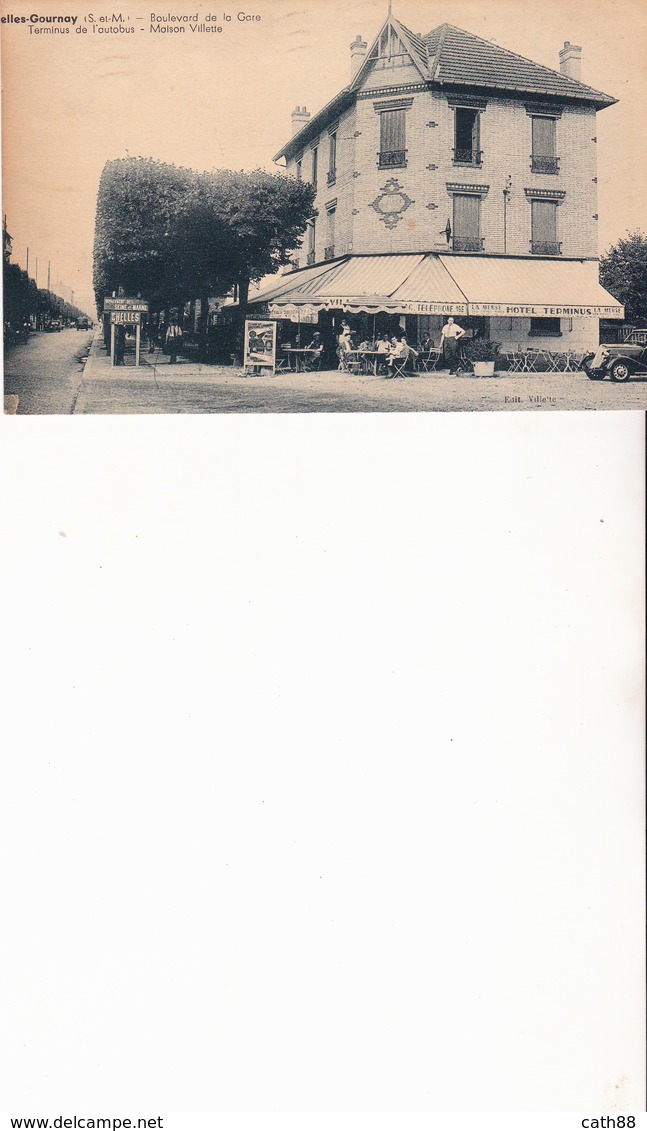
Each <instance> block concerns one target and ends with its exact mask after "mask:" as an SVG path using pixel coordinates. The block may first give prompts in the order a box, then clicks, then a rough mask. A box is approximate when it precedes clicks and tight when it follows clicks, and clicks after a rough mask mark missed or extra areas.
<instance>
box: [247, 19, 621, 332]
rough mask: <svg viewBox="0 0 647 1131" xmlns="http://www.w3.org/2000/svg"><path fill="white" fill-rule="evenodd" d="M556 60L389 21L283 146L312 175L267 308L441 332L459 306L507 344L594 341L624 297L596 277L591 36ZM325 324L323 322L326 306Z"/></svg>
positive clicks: (291, 168) (596, 105) (288, 162)
mask: <svg viewBox="0 0 647 1131" xmlns="http://www.w3.org/2000/svg"><path fill="white" fill-rule="evenodd" d="M559 58H560V70H559V71H553V70H550V69H549V68H547V67H544V66H541V65H539V64H537V63H533V62H531V61H530V60H527V59H524V58H522V57H521V56H519V55H515V54H513V53H512V52H510V51H507V50H505V49H503V48H501V47H499V46H497V45H495V44H493V43H491V42H488V41H486V40H484V39H481V38H479V37H478V36H475V35H472V34H470V33H469V32H466V31H462V30H461V29H459V28H456V27H453V26H451V25H450V24H443V25H442V26H441V27H438V28H436V29H435V30H433V31H431V32H429V34H427V35H425V36H420V35H416V34H414V33H413V32H411V31H409V30H408V28H406V27H405V26H404V25H403V24H401V23H400V22H399V21H398V20H397V19H395V18H394V17H393V16H391V15H389V17H388V18H387V19H386V21H385V23H384V25H383V26H382V28H381V29H380V32H379V34H378V35H377V36H376V38H375V40H374V42H373V43H372V45H371V46H370V47H369V46H368V44H367V43H366V42H364V41H363V40H362V39H361V37H360V36H357V38H356V40H355V41H354V42H353V43H352V44H351V81H350V83H349V85H348V86H347V87H345V88H344V90H342V91H341V92H340V93H339V94H338V95H337V96H336V98H334V99H333V100H332V101H331V102H330V103H329V104H328V105H327V106H325V107H324V108H323V109H322V110H320V111H319V112H318V113H316V114H314V115H310V114H309V113H308V111H307V110H306V109H305V107H300V106H298V107H297V108H296V110H295V111H294V113H293V115H292V125H293V134H292V137H291V138H290V140H289V141H288V142H287V143H286V144H285V145H284V146H283V148H282V149H281V150H280V151H279V153H278V154H277V155H276V158H275V160H276V161H284V162H285V167H286V170H287V172H288V173H289V174H290V175H292V176H294V177H297V178H303V179H307V180H308V181H310V182H312V183H314V184H315V186H316V200H315V209H316V211H315V215H314V216H313V218H312V220H311V222H310V225H309V229H308V232H307V235H306V238H305V240H304V242H303V246H302V248H301V250H300V252H299V255H298V257H297V259H296V261H295V264H294V266H295V268H296V270H294V271H292V272H291V273H290V274H288V275H283V276H282V277H281V279H280V281H276V280H275V281H274V283H273V285H270V286H269V287H268V288H266V289H265V290H264V291H263V292H261V293H260V294H259V295H258V296H257V298H256V300H255V301H256V302H267V303H268V304H271V305H270V312H271V313H273V314H274V315H275V316H278V317H281V316H283V317H285V316H286V312H287V311H292V316H293V317H294V316H295V310H296V311H301V312H302V313H303V314H305V312H306V311H307V312H308V314H307V315H306V317H308V318H309V320H311V321H314V320H315V318H316V317H317V316H321V315H323V313H324V312H332V314H333V321H334V320H335V315H341V314H342V312H343V313H344V314H348V313H351V314H353V313H354V314H362V313H365V314H380V313H387V314H393V315H398V316H400V323H401V324H404V323H403V322H402V316H404V317H405V318H406V329H407V333H408V334H410V335H411V336H412V337H415V336H417V335H419V334H420V333H423V332H425V331H426V332H429V333H431V335H432V337H434V338H435V339H436V340H438V336H439V333H440V328H441V326H442V323H443V321H445V319H446V317H447V315H449V314H453V315H455V316H460V318H461V319H462V321H461V324H462V325H463V326H466V327H467V328H468V329H471V330H472V331H473V333H475V334H478V335H480V336H484V337H491V338H493V339H495V340H497V341H499V342H500V343H501V345H502V347H503V348H518V347H519V346H521V347H523V346H524V345H531V344H532V345H537V346H544V347H545V348H547V349H554V350H585V349H588V348H593V347H595V346H596V345H597V343H598V335H599V319H600V318H601V317H602V318H622V317H623V314H624V311H623V308H622V306H621V305H620V304H619V303H617V302H616V300H615V299H614V298H613V297H612V296H611V295H609V294H608V292H606V291H605V290H604V289H603V288H602V287H601V286H600V284H599V282H598V259H597V255H598V248H597V220H598V217H597V162H596V145H597V138H596V114H597V113H598V111H600V110H603V109H604V108H605V107H607V106H610V105H612V104H613V103H614V102H615V101H616V100H615V99H614V98H611V97H609V96H608V95H606V94H602V93H601V92H600V91H597V90H593V89H592V88H591V87H588V86H586V85H584V84H583V83H582V82H581V81H580V66H581V48H580V47H578V46H575V45H573V44H570V43H565V44H564V47H563V49H562V50H561V51H560V52H559ZM318 320H320V321H322V319H321V317H319V319H318Z"/></svg>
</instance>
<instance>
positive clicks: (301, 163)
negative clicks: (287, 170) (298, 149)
mask: <svg viewBox="0 0 647 1131" xmlns="http://www.w3.org/2000/svg"><path fill="white" fill-rule="evenodd" d="M302 165H303V161H302V159H301V157H300V158H299V160H298V161H297V180H298V181H300V180H301V166H302Z"/></svg>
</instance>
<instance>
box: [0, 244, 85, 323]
mask: <svg viewBox="0 0 647 1131" xmlns="http://www.w3.org/2000/svg"><path fill="white" fill-rule="evenodd" d="M2 303H3V317H4V321H5V325H7V326H9V327H11V328H12V329H14V330H19V329H20V328H21V327H22V326H24V324H25V323H26V322H30V321H31V320H32V319H34V320H35V321H36V322H38V323H40V324H42V325H46V324H47V323H48V322H50V321H51V320H52V319H54V318H60V319H61V320H62V321H64V322H69V321H72V320H73V319H74V320H76V319H77V318H82V317H87V315H84V314H83V311H82V310H80V309H79V307H78V306H73V305H72V304H71V303H69V302H66V301H65V299H63V298H61V297H60V295H56V294H54V292H53V291H48V290H45V289H43V288H38V287H37V286H36V283H35V281H34V280H33V279H30V278H29V276H28V275H27V272H26V271H23V269H22V268H21V267H19V266H18V264H17V263H9V262H8V261H7V260H5V261H4V262H3V265H2Z"/></svg>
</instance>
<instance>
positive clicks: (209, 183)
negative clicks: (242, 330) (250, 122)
mask: <svg viewBox="0 0 647 1131" xmlns="http://www.w3.org/2000/svg"><path fill="white" fill-rule="evenodd" d="M201 181H202V185H203V188H204V195H205V199H206V200H207V201H208V202H209V204H210V206H211V208H212V209H213V213H214V216H215V217H217V218H218V220H219V221H220V222H221V225H222V227H223V228H224V229H225V231H226V233H227V236H228V238H227V239H226V241H225V252H224V264H223V266H224V267H225V269H226V272H227V274H228V275H229V277H230V280H231V283H235V284H236V285H237V287H238V302H239V311H240V318H241V322H242V321H244V318H245V311H246V308H247V301H248V296H249V284H250V282H252V281H257V280H258V279H262V277H263V276H264V275H271V274H273V273H274V272H275V271H278V269H279V267H283V266H285V265H286V264H288V263H289V262H290V255H291V252H293V251H294V249H295V248H296V247H298V246H299V243H300V241H301V238H302V236H303V235H304V233H305V230H306V227H307V224H308V220H309V219H310V218H311V216H312V213H313V206H314V195H315V193H314V189H313V187H312V185H310V184H307V183H306V182H304V181H296V180H293V179H292V178H291V177H286V176H284V175H282V174H280V173H266V172H264V171H263V170H262V169H255V170H254V171H253V172H251V173H245V172H238V173H233V172H230V171H229V170H228V169H221V170H218V171H215V172H212V173H205V174H203V176H202V178H201Z"/></svg>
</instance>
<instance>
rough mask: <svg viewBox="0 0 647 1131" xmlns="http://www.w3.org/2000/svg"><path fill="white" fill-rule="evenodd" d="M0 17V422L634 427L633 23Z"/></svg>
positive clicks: (366, 1)
mask: <svg viewBox="0 0 647 1131" xmlns="http://www.w3.org/2000/svg"><path fill="white" fill-rule="evenodd" d="M50 11H51V14H50ZM3 12H4V14H3V15H2V17H1V19H2V24H1V25H0V26H1V37H2V72H3V103H2V130H3V157H2V174H3V252H4V257H3V282H4V394H5V412H8V413H18V414H30V413H39V414H69V413H74V414H86V413H99V414H106V413H109V414H111V413H116V414H121V413H212V412H224V413H238V412H244V413H249V412H252V413H276V412H280V413H285V412H297V413H307V412H404V411H407V412H408V411H414V412H415V411H424V412H448V411H451V412H453V411H508V410H511V411H519V410H521V411H533V412H534V411H537V410H572V409H575V410H590V409H635V408H639V409H642V408H644V406H645V404H646V403H647V402H646V401H645V395H646V393H645V390H646V389H647V299H646V297H645V288H646V286H647V236H646V235H645V234H644V230H643V229H644V227H645V221H644V184H645V176H646V174H647V147H646V142H645V133H644V129H643V126H642V118H643V109H644V106H645V98H646V93H647V92H646V89H645V85H646V80H645V70H644V66H643V60H642V56H641V50H640V43H641V42H642V38H643V34H644V31H645V18H644V13H643V11H642V10H641V8H640V7H639V6H638V5H636V4H635V3H629V2H628V0H622V2H621V3H620V4H617V5H615V6H614V13H615V17H614V18H615V19H616V21H617V22H616V24H615V30H614V32H613V34H610V32H609V25H608V23H607V22H606V20H605V19H604V18H603V16H602V15H601V14H598V13H597V12H592V11H591V9H590V7H589V5H588V4H585V3H583V2H579V3H578V2H576V3H574V4H571V5H569V6H568V7H567V8H565V7H564V5H562V4H559V3H557V2H555V0H551V2H549V3H547V4H546V5H544V6H543V7H542V9H541V18H540V19H533V20H528V18H527V13H526V11H525V9H524V7H523V6H522V5H521V4H519V3H517V2H514V3H512V2H511V0H502V2H500V3H496V4H495V3H492V4H476V3H474V2H473V0H458V2H457V3H454V4H452V5H451V7H450V8H448V7H447V6H445V7H443V5H442V4H440V3H438V2H434V3H426V2H425V3H421V2H418V0H383V2H382V0H381V2H380V3H376V2H375V0H359V2H358V3H357V4H355V5H353V7H352V8H350V9H349V8H348V7H347V6H346V5H344V4H342V3H338V2H337V0H325V2H323V0H309V2H308V3H307V4H306V5H304V6H303V7H300V8H298V9H295V7H294V5H292V4H291V3H288V2H287V0H276V2H275V0H273V2H272V3H270V2H269V0H260V2H259V3H258V4H256V5H255V6H254V10H253V11H249V12H248V11H247V10H240V11H238V10H236V11H235V10H233V9H231V10H223V11H221V10H220V8H218V10H215V8H213V7H212V6H210V5H205V4H202V3H200V4H195V5H191V4H188V3H186V2H185V0H183V2H182V3H181V4H179V5H176V6H174V7H173V10H172V11H170V10H169V11H167V10H166V8H165V9H160V10H159V11H158V10H155V11H151V10H150V7H148V8H145V7H144V6H143V5H141V4H139V3H129V4H128V5H127V6H124V8H123V9H118V8H112V7H108V6H105V5H102V6H93V10H92V11H90V10H89V9H88V7H87V6H86V5H84V4H80V3H79V2H78V0H71V2H70V3H69V4H68V5H67V6H66V8H65V12H63V9H62V8H61V12H60V13H57V14H54V10H53V9H50V8H49V7H48V9H47V14H45V13H43V14H39V13H34V12H32V11H31V10H30V9H29V8H28V7H27V6H26V5H25V3H24V0H18V2H17V3H15V4H13V5H11V11H9V9H8V8H7V6H6V5H5V8H4V9H3ZM259 319H260V320H261V321H262V322H263V323H264V324H265V325H269V324H270V323H271V324H272V330H271V334H270V332H269V331H268V332H267V334H266V337H265V339H264V345H263V346H262V349H261V353H262V357H260V358H259V355H258V351H255V350H254V349H253V348H251V349H250V342H251V343H252V346H253V343H254V342H258V341H259V340H260V339H258V338H257V336H256V333H255V330H254V327H255V325H256V323H257V322H258V321H259ZM270 336H271V339H272V344H271V347H270V348H269V350H266V345H267V343H268V342H269V341H270ZM268 360H269V364H268Z"/></svg>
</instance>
